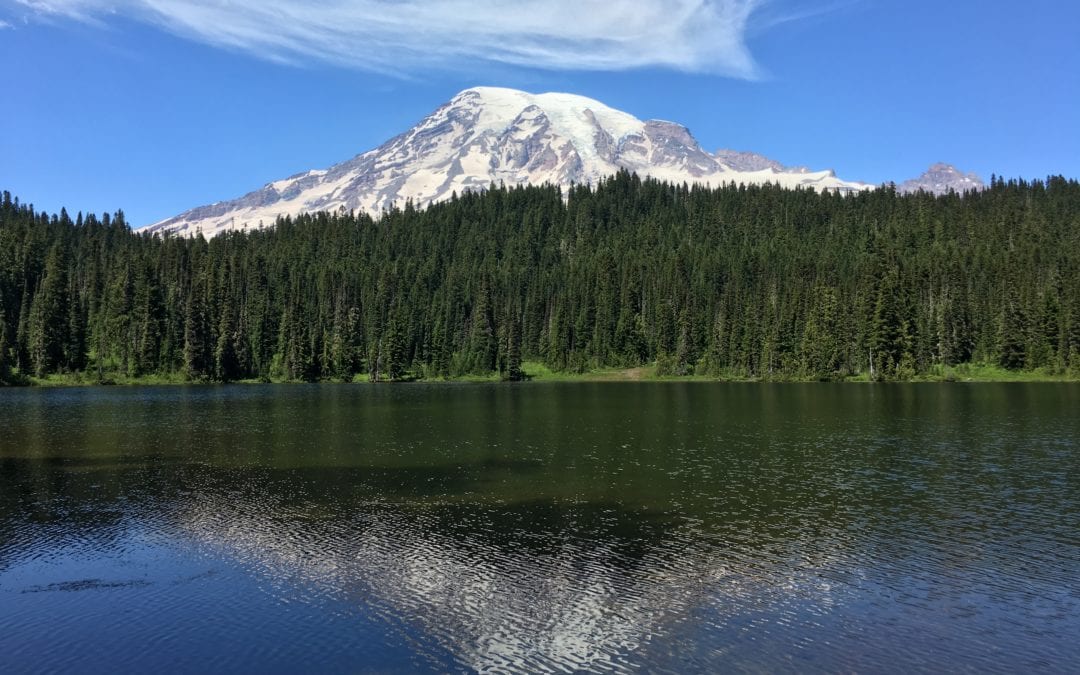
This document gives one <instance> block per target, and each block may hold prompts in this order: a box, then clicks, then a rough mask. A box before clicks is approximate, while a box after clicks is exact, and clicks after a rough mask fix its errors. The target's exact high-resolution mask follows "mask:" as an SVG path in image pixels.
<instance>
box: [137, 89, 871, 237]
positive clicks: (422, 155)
mask: <svg viewBox="0 0 1080 675" xmlns="http://www.w3.org/2000/svg"><path fill="white" fill-rule="evenodd" d="M620 169H627V170H629V171H634V172H636V173H638V174H639V175H642V176H651V177H654V178H657V179H661V180H667V181H673V182H680V183H681V182H687V183H702V184H708V185H712V186H720V185H722V184H725V183H731V182H734V183H748V184H751V183H765V182H771V183H777V184H780V185H784V186H787V187H796V186H804V187H812V188H815V189H838V190H843V191H853V190H862V189H866V188H869V187H872V186H870V185H868V184H866V183H860V182H854V181H845V180H841V179H839V178H837V177H836V175H835V174H834V173H833V172H832V171H810V170H808V169H806V168H805V167H785V166H783V165H782V164H780V163H779V162H775V161H773V160H770V159H768V158H766V157H762V156H761V155H756V154H754V153H746V152H736V151H731V150H721V151H719V152H717V153H716V154H711V153H709V152H707V151H705V150H703V149H702V148H701V146H700V145H698V142H697V141H696V140H694V137H693V136H692V135H691V134H690V131H689V130H688V129H687V128H686V127H684V126H681V125H679V124H675V123H673V122H666V121H662V120H648V121H641V120H639V119H637V118H636V117H634V116H632V115H629V114H627V113H625V112H621V111H618V110H615V109H613V108H610V107H608V106H606V105H604V104H603V103H600V102H599V101H594V100H592V99H589V98H585V97H583V96H576V95H572V94H558V93H548V94H529V93H526V92H523V91H516V90H513V89H501V88H494V87H477V88H475V89H467V90H465V91H463V92H461V93H460V94H458V95H457V96H455V97H454V98H453V99H451V100H450V102H448V103H446V104H445V105H443V106H442V107H440V108H439V109H438V110H436V111H435V112H433V113H432V114H431V115H429V116H428V117H427V118H425V119H424V120H423V121H421V122H420V123H419V124H417V125H416V126H415V127H413V128H412V129H410V130H409V131H407V132H405V133H404V134H401V135H400V136H398V137H396V138H393V139H391V140H390V141H388V142H387V143H385V144H383V145H381V146H379V147H378V148H375V149H374V150H370V151H368V152H365V153H363V154H360V155H357V156H356V157H354V158H353V159H350V160H348V161H346V162H343V163H341V164H337V165H335V166H332V167H330V168H329V169H325V170H316V171H308V172H306V173H301V174H296V175H294V176H290V177H289V178H285V179H283V180H278V181H274V182H273V183H269V184H267V185H266V186H264V187H263V188H262V189H260V190H256V191H254V192H251V193H249V194H246V195H244V196H243V197H240V198H239V199H235V200H231V201H224V202H218V203H216V204H211V205H208V206H200V207H198V208H195V209H191V210H190V211H186V212H184V213H182V214H180V215H178V216H176V217H174V218H170V219H168V220H164V221H161V222H159V223H156V224H154V225H151V226H149V227H147V228H145V229H146V230H147V231H160V232H174V233H179V234H195V233H196V232H198V231H200V230H201V231H202V233H203V234H204V235H206V236H213V235H215V234H218V233H220V232H222V231H225V230H230V229H249V228H257V227H260V226H269V225H272V224H273V223H274V221H275V219H276V218H277V217H278V216H279V215H296V214H298V213H303V212H311V211H339V210H344V211H351V210H357V211H367V212H369V213H372V214H377V213H379V212H381V211H382V210H384V209H388V208H390V207H391V206H392V205H394V204H397V205H399V206H401V205H404V203H405V202H406V201H407V200H411V201H412V202H413V203H414V204H415V205H417V206H425V205H427V204H430V203H432V202H436V201H440V200H444V199H448V198H449V197H450V196H451V195H453V194H454V193H458V194H460V193H462V192H463V191H465V190H482V189H484V188H486V187H488V186H489V185H491V184H492V183H504V184H506V185H522V184H542V183H553V184H558V185H561V186H568V185H570V184H571V183H578V184H581V183H595V182H596V181H597V180H599V179H601V178H603V177H604V176H609V175H611V174H613V173H616V172H617V171H618V170H620Z"/></svg>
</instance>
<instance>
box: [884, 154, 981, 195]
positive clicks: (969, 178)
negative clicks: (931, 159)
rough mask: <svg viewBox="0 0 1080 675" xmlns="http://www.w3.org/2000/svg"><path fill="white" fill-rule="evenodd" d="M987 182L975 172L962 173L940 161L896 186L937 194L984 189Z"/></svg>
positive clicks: (903, 190)
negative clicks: (915, 176)
mask: <svg viewBox="0 0 1080 675" xmlns="http://www.w3.org/2000/svg"><path fill="white" fill-rule="evenodd" d="M985 188H986V184H985V183H983V181H982V179H981V178H979V177H978V176H976V175H975V174H973V173H967V174H965V173H961V172H960V170H959V169H957V168H956V167H955V166H953V165H951V164H943V163H940V162H939V163H938V164H934V165H933V166H931V167H930V168H929V169H927V171H926V173H924V174H923V175H921V176H919V177H918V178H912V179H911V180H908V181H904V182H903V183H901V184H900V185H897V186H896V189H897V191H898V192H918V191H919V190H923V191H925V192H931V193H933V194H936V195H943V194H946V193H948V192H950V191H956V192H959V193H961V194H963V193H964V192H966V191H968V190H982V189H985Z"/></svg>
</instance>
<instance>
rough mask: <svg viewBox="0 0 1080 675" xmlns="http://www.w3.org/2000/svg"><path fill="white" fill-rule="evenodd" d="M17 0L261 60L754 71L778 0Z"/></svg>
mask: <svg viewBox="0 0 1080 675" xmlns="http://www.w3.org/2000/svg"><path fill="white" fill-rule="evenodd" d="M0 1H2V0H0ZM9 1H10V0H9ZM14 1H15V2H16V3H17V4H18V5H21V6H22V7H23V8H24V11H26V12H28V13H29V14H30V16H32V17H33V16H36V17H42V18H46V17H48V18H57V17H62V18H68V19H73V20H76V21H82V22H98V21H105V22H107V21H108V20H109V18H110V17H124V18H128V19H135V20H137V21H141V22H144V23H148V24H152V25H155V26H158V27H160V28H162V29H164V30H167V31H169V32H172V33H175V34H178V35H182V36H184V37H188V38H191V39H195V40H199V41H201V42H205V43H208V44H211V45H215V46H218V47H225V48H230V49H236V50H240V51H244V52H250V53H253V54H256V55H258V56H260V57H262V58H267V59H272V60H277V61H285V62H292V63H306V62H311V61H323V62H329V63H334V64H338V65H343V66H347V67H353V68H359V69H362V70H369V71H377V72H384V73H397V74H401V75H407V74H415V73H418V72H423V71H425V70H427V69H431V68H439V69H450V68H461V67H462V66H464V65H467V64H469V63H481V62H488V63H501V64H509V65H514V66H527V67H539V68H546V69H552V70H569V69H580V70H627V69H632V68H642V67H662V68H671V69H675V70H683V71H692V72H709V73H716V74H721V75H727V76H732V77H741V78H747V79H753V78H754V77H755V76H756V75H757V73H758V68H757V65H756V64H755V62H754V59H753V57H752V56H751V54H750V51H749V50H748V49H747V46H746V42H745V39H744V38H745V36H746V32H747V30H748V25H749V21H750V18H751V15H752V14H753V13H754V12H755V11H756V10H757V9H759V8H760V7H761V6H762V5H764V4H766V3H767V2H768V1H769V0H635V2H614V1H612V0H427V1H421V0H351V1H350V0H14Z"/></svg>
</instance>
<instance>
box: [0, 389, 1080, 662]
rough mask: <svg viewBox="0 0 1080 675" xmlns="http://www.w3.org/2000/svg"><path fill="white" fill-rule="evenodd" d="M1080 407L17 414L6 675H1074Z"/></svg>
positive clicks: (308, 404) (1042, 400)
mask: <svg viewBox="0 0 1080 675" xmlns="http://www.w3.org/2000/svg"><path fill="white" fill-rule="evenodd" d="M1078 413H1080V386H1076V385H975V386H969V385H897V386H876V385H866V386H860V385H838V386H834V385H826V384H818V385H721V384H716V385H713V384H698V383H694V384H671V385H666V384H653V383H649V384H640V385H638V384H630V383H611V384H554V385H548V384H535V383H534V384H526V385H522V386H514V385H490V386H488V385H420V384H410V385H403V386H333V385H325V386H315V385H313V386H277V387H274V386H267V387H260V386H238V387H192V388H178V387H168V388H131V389H63V390H61V389H53V390H18V391H0V671H2V672H5V673H17V672H35V671H55V670H61V671H77V672H102V673H114V672H125V671H126V672H154V671H160V672H173V671H188V672H192V671H195V672H236V671H244V672H260V673H265V672H296V671H306V672H415V671H430V672H447V671H450V672H459V671H465V672H473V671H482V672H549V671H550V672H563V671H600V672H630V671H636V672H650V673H653V672H673V673H684V672H731V671H737V672H738V671H743V672H778V671H791V672H795V671H797V672H815V671H824V672H836V671H844V672H907V671H912V670H921V671H949V672H955V671H973V672H986V671H1000V672H1031V671H1042V672H1068V671H1073V672H1076V670H1077V668H1078V667H1080V666H1078V664H1080V475H1078V467H1080V447H1078V446H1080V414H1078Z"/></svg>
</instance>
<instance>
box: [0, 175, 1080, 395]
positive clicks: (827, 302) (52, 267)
mask: <svg viewBox="0 0 1080 675" xmlns="http://www.w3.org/2000/svg"><path fill="white" fill-rule="evenodd" d="M526 359H528V360H539V361H543V362H544V363H546V364H548V365H549V366H550V367H551V368H553V369H555V370H569V371H583V370H586V369H591V368H596V367H603V366H627V367H629V366H636V365H641V364H649V363H656V365H657V370H658V372H659V373H661V374H663V373H667V374H691V373H695V374H701V375H707V376H716V377H739V378H777V379H830V378H842V377H847V376H851V375H856V374H870V375H871V376H872V377H874V378H879V379H906V378H910V377H914V376H917V375H920V374H926V373H931V372H940V371H941V370H942V369H946V368H948V367H950V366H954V365H957V364H964V363H972V362H974V363H988V364H997V365H1000V366H1002V367H1005V368H1009V369H1044V370H1046V371H1047V372H1056V373H1064V372H1071V373H1075V374H1080V184H1078V183H1077V182H1076V181H1075V180H1065V179H1062V178H1051V179H1049V180H1047V181H1045V182H1043V181H1034V182H1025V181H1008V182H1006V181H1004V180H1000V179H995V180H994V181H993V182H992V185H991V187H990V188H989V189H988V190H986V191H984V192H978V193H969V194H966V195H963V196H961V195H956V194H950V195H947V196H942V197H935V196H932V195H928V194H914V195H899V194H897V193H896V192H895V191H893V190H891V189H887V188H884V189H878V190H874V191H869V192H864V193H860V194H857V195H847V196H841V195H838V194H833V193H830V194H818V193H816V192H813V191H810V190H787V189H781V188H778V187H775V186H760V187H758V186H750V187H744V186H739V187H734V186H732V187H726V188H722V189H715V190H712V189H706V188H700V187H687V186H678V185H668V184H663V183H659V182H655V181H652V180H640V179H638V178H637V177H636V176H632V175H629V174H626V173H622V174H619V175H617V176H615V177H613V178H611V179H609V180H607V181H604V182H603V183H601V184H600V185H598V186H596V187H595V188H589V187H576V188H573V189H571V190H570V193H569V196H568V199H566V200H564V199H563V196H562V194H561V193H560V191H559V189H558V188H554V187H527V188H509V189H507V188H495V187H493V188H492V189H490V190H488V191H486V192H484V193H483V194H466V195H464V196H461V197H458V198H455V199H453V200H451V201H449V202H447V203H444V204H439V205H436V206H433V207H431V208H428V209H425V210H418V209H415V208H413V207H412V206H411V205H409V204H407V205H405V207H404V208H403V209H397V210H393V211H391V212H388V213H385V214H383V216H381V217H380V218H377V219H373V218H370V217H368V216H366V215H351V214H344V215H330V214H316V215H310V216H308V215H305V216H301V217H298V218H295V219H283V220H280V221H279V222H278V223H277V224H276V226H275V227H273V228H268V229H265V230H260V231H253V232H250V233H228V234H223V235H221V236H218V237H215V238H213V239H211V240H209V241H207V240H205V239H203V238H202V237H196V238H185V237H175V236H166V237H162V236H151V235H145V234H137V233H133V232H132V231H131V230H130V229H129V227H128V225H127V223H126V222H125V221H124V217H123V214H122V213H117V214H115V215H113V216H111V217H110V216H108V215H106V216H102V217H100V218H98V217H95V216H84V215H82V214H79V215H78V216H77V217H76V218H75V219H74V220H72V219H71V218H70V217H69V215H68V214H67V213H66V212H61V213H60V214H59V215H52V216H50V215H46V214H44V213H35V211H34V209H33V208H32V207H31V206H27V205H23V204H20V203H19V202H18V200H17V199H12V197H11V196H10V195H9V194H8V193H4V195H3V200H2V204H0V381H2V382H8V383H12V382H20V381H26V380H27V378H28V377H29V376H33V377H38V378H40V377H45V376H48V375H51V374H55V373H71V374H76V373H82V374H84V376H85V377H86V378H87V379H92V380H93V379H96V380H108V379H109V378H112V377H116V376H118V375H121V376H124V377H128V378H130V377H146V376H151V375H167V376H173V377H176V376H181V375H182V376H183V377H185V378H186V379H189V380H192V381H230V380H237V379H264V380H280V379H284V380H318V379H333V380H352V379H355V378H356V377H357V376H361V377H364V376H366V377H369V378H371V379H374V380H398V379H405V378H412V377H418V378H436V377H453V376H460V375H465V374H491V373H494V372H498V373H501V374H502V375H503V376H504V377H506V378H510V379H514V378H520V377H522V375H523V373H522V365H521V364H522V362H523V360H526Z"/></svg>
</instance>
